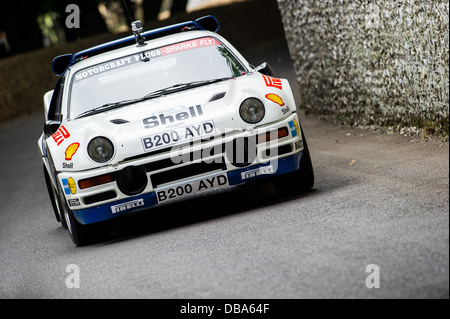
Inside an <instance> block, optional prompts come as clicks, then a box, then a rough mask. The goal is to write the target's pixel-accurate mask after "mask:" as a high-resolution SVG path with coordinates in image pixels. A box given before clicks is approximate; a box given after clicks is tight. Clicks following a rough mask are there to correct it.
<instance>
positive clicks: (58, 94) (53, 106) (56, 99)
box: [47, 77, 64, 121]
mask: <svg viewBox="0 0 450 319" xmlns="http://www.w3.org/2000/svg"><path fill="white" fill-rule="evenodd" d="M63 89H64V77H61V78H60V79H59V80H58V82H56V85H55V89H54V91H53V96H52V100H51V101H50V107H49V109H48V116H47V117H48V119H49V120H50V121H61V101H62V92H63Z"/></svg>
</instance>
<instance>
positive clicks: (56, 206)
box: [43, 165, 67, 228]
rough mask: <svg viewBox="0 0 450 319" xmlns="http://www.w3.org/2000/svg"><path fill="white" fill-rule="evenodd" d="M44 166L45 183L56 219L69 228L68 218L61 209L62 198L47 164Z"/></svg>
mask: <svg viewBox="0 0 450 319" xmlns="http://www.w3.org/2000/svg"><path fill="white" fill-rule="evenodd" d="M43 168H44V177H45V184H46V185H47V192H48V196H49V197H50V202H51V203H52V207H53V212H54V213H55V217H56V220H57V221H58V222H60V223H61V226H62V227H64V228H67V224H66V220H65V219H64V217H63V211H62V209H61V203H60V198H59V196H58V192H57V191H56V189H55V188H54V187H53V184H52V181H51V180H50V176H49V175H48V172H47V169H46V168H45V165H43Z"/></svg>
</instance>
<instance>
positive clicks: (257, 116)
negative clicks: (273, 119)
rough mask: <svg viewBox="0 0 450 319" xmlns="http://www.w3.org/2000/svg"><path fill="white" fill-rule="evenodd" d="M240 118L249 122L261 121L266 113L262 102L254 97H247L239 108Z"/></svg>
mask: <svg viewBox="0 0 450 319" xmlns="http://www.w3.org/2000/svg"><path fill="white" fill-rule="evenodd" d="M239 114H240V115H241V118H242V119H243V120H244V121H245V122H247V123H250V124H256V123H259V122H261V121H262V119H263V118H264V115H265V114H266V109H265V108H264V104H263V103H262V102H261V101H260V100H258V99H256V98H248V99H246V100H245V101H244V102H242V104H241V107H240V108H239Z"/></svg>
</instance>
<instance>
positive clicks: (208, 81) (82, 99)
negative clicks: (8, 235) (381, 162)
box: [38, 16, 314, 245]
mask: <svg viewBox="0 0 450 319" xmlns="http://www.w3.org/2000/svg"><path fill="white" fill-rule="evenodd" d="M132 27H133V35H131V36H129V37H125V38H122V39H119V40H116V41H113V42H109V43H106V44H102V45H99V46H97V47H93V48H90V49H87V50H84V51H82V52H78V53H76V54H68V55H63V56H59V57H57V58H55V59H54V60H53V62H52V68H53V71H54V72H55V73H56V74H57V75H59V76H60V78H59V81H58V82H57V84H56V87H55V89H54V90H52V91H49V92H47V93H46V94H45V95H44V106H45V120H46V122H45V125H44V132H43V134H42V136H41V137H40V139H39V141H38V146H39V151H40V154H41V156H42V161H43V164H44V175H45V180H46V184H47V188H48V192H49V195H50V199H51V202H52V205H53V209H54V212H55V215H56V219H57V220H58V221H59V222H61V224H62V225H63V226H64V227H66V228H67V229H68V230H69V234H70V236H71V238H72V240H73V242H74V243H75V244H77V245H84V244H87V243H89V242H90V241H91V240H92V238H94V237H95V235H96V232H97V231H98V229H99V228H101V227H99V225H102V224H103V223H101V222H102V221H105V220H108V219H111V218H114V217H116V216H120V215H123V214H127V213H130V212H132V211H136V210H142V209H147V208H149V207H152V206H155V205H158V204H159V203H165V202H168V201H170V200H173V199H176V198H180V197H183V196H187V195H190V194H194V193H197V192H200V191H205V190H209V189H212V188H219V187H226V186H231V185H237V184H242V183H245V182H248V181H253V180H257V179H262V178H270V179H271V181H272V182H273V184H274V186H275V188H276V189H277V191H278V192H279V193H280V194H289V195H294V194H296V193H300V192H303V191H305V190H308V189H310V188H312V187H313V184H314V174H313V168H312V165H311V159H310V155H309V151H308V147H307V144H306V140H305V138H304V135H303V131H302V128H301V126H300V123H299V119H298V116H297V113H296V105H295V101H294V98H293V95H292V92H291V88H290V86H289V83H288V81H287V80H285V79H279V78H275V77H273V76H272V75H273V74H272V70H271V68H270V66H269V65H268V64H266V63H264V64H262V65H260V66H259V67H256V68H255V67H254V66H252V65H250V64H249V63H248V62H247V61H246V60H245V58H244V57H243V56H242V55H241V54H240V53H239V52H238V51H237V50H236V49H235V48H234V47H233V46H232V45H231V44H230V43H229V42H228V41H227V40H226V39H224V38H223V37H221V36H220V35H219V34H217V33H216V31H217V30H218V28H219V23H218V22H217V20H216V19H215V18H214V17H212V16H207V17H203V18H200V19H197V20H195V21H189V22H186V23H180V24H177V25H171V26H168V27H164V28H160V29H156V30H151V31H146V32H144V31H143V30H142V26H141V24H140V22H139V21H136V22H134V23H133V24H132Z"/></svg>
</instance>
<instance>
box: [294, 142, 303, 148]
mask: <svg viewBox="0 0 450 319" xmlns="http://www.w3.org/2000/svg"><path fill="white" fill-rule="evenodd" d="M301 148H303V141H302V140H300V141H297V142H295V149H296V150H299V149H301Z"/></svg>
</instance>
